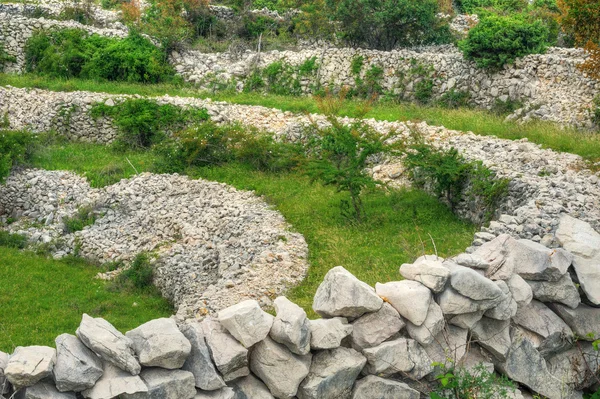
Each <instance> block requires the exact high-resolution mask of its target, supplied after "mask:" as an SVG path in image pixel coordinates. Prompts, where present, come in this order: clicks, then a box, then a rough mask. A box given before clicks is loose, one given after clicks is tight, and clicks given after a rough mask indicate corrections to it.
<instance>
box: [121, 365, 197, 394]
mask: <svg viewBox="0 0 600 399" xmlns="http://www.w3.org/2000/svg"><path fill="white" fill-rule="evenodd" d="M140 378H141V379H142V381H144V383H145V384H146V387H148V391H147V392H137V393H134V394H127V393H125V394H123V395H121V398H122V399H192V398H193V397H194V396H196V387H195V386H194V381H195V380H194V375H193V374H192V373H190V372H189V371H184V370H169V369H162V368H148V369H144V370H142V372H141V373H140Z"/></svg>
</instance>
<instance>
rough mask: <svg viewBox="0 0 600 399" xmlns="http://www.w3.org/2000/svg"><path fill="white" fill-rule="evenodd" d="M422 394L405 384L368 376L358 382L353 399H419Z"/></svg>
mask: <svg viewBox="0 0 600 399" xmlns="http://www.w3.org/2000/svg"><path fill="white" fill-rule="evenodd" d="M420 397H421V394H420V393H419V391H416V390H414V389H412V388H411V387H409V386H408V385H406V384H405V383H403V382H399V381H394V380H387V379H384V378H381V377H377V376H375V375H368V376H366V377H365V378H362V379H360V380H358V381H356V384H354V390H353V391H352V399H373V398H377V399H419V398H420Z"/></svg>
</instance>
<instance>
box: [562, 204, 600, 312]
mask: <svg viewBox="0 0 600 399" xmlns="http://www.w3.org/2000/svg"><path fill="white" fill-rule="evenodd" d="M556 239H557V240H558V242H559V243H560V245H562V247H563V248H564V249H565V250H567V251H569V252H570V253H571V254H572V255H573V267H574V268H575V273H577V279H578V280H579V283H580V284H581V288H582V289H583V291H584V292H585V295H586V296H587V298H588V299H589V300H590V302H591V303H593V304H594V305H600V234H598V232H596V231H595V230H594V229H593V228H592V226H590V225H589V223H585V222H583V221H581V220H578V219H575V218H573V217H571V216H568V215H563V216H561V218H560V222H559V224H558V230H556Z"/></svg>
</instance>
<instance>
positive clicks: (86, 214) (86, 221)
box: [62, 206, 96, 234]
mask: <svg viewBox="0 0 600 399" xmlns="http://www.w3.org/2000/svg"><path fill="white" fill-rule="evenodd" d="M62 221H63V224H64V225H65V227H64V231H65V233H67V234H70V233H75V232H76V231H81V230H83V228H84V227H86V226H91V225H92V224H94V222H95V221H96V214H95V213H94V209H93V208H92V207H90V206H84V207H81V208H79V209H77V213H76V214H75V215H73V216H71V217H64V218H63V220H62Z"/></svg>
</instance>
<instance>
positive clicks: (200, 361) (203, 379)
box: [181, 323, 225, 391]
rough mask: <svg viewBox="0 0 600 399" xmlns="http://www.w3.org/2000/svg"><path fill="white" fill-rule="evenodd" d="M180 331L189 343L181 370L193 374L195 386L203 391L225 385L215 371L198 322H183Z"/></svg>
mask: <svg viewBox="0 0 600 399" xmlns="http://www.w3.org/2000/svg"><path fill="white" fill-rule="evenodd" d="M181 332H182V333H183V335H185V337H186V338H187V339H188V341H189V342H190V344H191V347H192V349H191V351H190V355H189V356H188V357H187V359H186V360H185V363H183V366H182V367H181V368H182V370H186V371H189V372H191V373H192V374H193V375H194V379H195V383H196V386H197V387H198V388H200V389H202V390H205V391H213V390H216V389H219V388H223V387H225V381H223V378H222V377H221V376H220V375H219V373H218V372H217V370H216V368H215V365H214V363H213V361H212V359H211V357H210V351H209V350H208V345H207V344H206V339H205V337H204V331H202V325H201V324H200V323H191V324H184V325H182V326H181Z"/></svg>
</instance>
